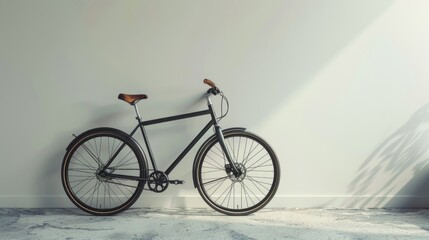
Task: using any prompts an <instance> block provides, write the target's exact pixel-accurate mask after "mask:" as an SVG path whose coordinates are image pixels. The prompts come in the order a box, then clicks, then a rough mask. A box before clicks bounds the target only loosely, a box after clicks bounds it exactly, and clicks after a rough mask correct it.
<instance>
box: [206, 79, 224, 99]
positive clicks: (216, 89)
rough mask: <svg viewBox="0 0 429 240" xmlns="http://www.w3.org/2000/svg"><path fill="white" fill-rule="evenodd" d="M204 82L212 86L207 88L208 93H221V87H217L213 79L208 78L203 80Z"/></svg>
mask: <svg viewBox="0 0 429 240" xmlns="http://www.w3.org/2000/svg"><path fill="white" fill-rule="evenodd" d="M203 83H205V84H207V85H209V86H210V89H209V90H207V93H211V94H213V95H217V94H219V93H220V90H219V88H217V87H216V84H215V83H214V82H213V81H212V80H210V79H207V78H206V79H204V80H203Z"/></svg>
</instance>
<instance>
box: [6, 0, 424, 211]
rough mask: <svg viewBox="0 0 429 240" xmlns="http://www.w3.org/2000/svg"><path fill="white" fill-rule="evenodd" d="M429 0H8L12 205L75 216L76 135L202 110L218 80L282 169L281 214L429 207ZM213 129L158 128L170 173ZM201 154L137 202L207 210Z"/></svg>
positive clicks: (159, 153)
mask: <svg viewBox="0 0 429 240" xmlns="http://www.w3.org/2000/svg"><path fill="white" fill-rule="evenodd" d="M428 12H429V2H428V1H424V0H420V1H418V0H407V1H405V0H398V1H388V0H385V1H383V0H378V1H372V0H367V1H351V0H350V1H342V0H335V1H334V0H330V1H328V0H327V1H314V0H295V1H274V0H273V1H226V0H225V1H174V0H171V1H54V0H52V1H44V0H43V1H12V0H10V1H0V81H1V88H0V98H1V99H0V100H1V101H0V109H1V119H2V120H1V124H0V133H1V135H0V163H1V167H0V176H1V181H0V207H62V206H71V204H70V202H69V201H68V199H67V198H66V197H65V194H64V191H63V189H62V186H61V180H60V166H61V162H62V157H63V155H64V153H65V147H66V146H67V144H68V142H69V141H71V139H72V137H71V134H72V133H80V132H82V131H84V130H86V129H89V128H92V127H98V126H112V127H117V128H120V129H123V130H125V131H130V130H131V129H132V128H133V126H134V124H135V120H134V115H133V110H132V109H131V108H130V107H129V106H128V105H127V104H125V103H123V102H121V101H119V100H117V99H116V97H117V94H118V93H119V92H129V93H146V94H148V95H149V99H147V100H144V101H142V102H141V103H140V104H139V105H140V107H141V110H142V112H144V118H145V119H150V118H156V117H163V116H166V115H173V114H180V113H184V112H190V111H194V110H200V109H203V108H204V101H203V99H201V95H202V93H203V92H204V91H205V89H206V88H205V86H204V85H203V84H202V82H201V81H202V79H204V78H211V79H212V80H214V81H215V82H217V84H218V85H219V86H220V87H221V88H222V89H223V90H224V92H225V93H226V94H227V96H228V97H229V99H230V102H231V113H230V115H229V116H228V117H227V118H226V119H225V120H224V121H223V122H222V125H223V126H224V127H225V128H226V127H232V126H245V127H248V129H249V130H251V131H253V132H255V133H257V134H259V135H261V136H263V137H264V138H265V139H266V140H267V141H269V142H270V144H271V145H272V146H273V147H274V149H275V150H276V152H277V155H278V157H279V159H280V161H281V167H282V180H281V185H280V187H279V190H278V192H277V195H276V198H275V199H274V200H273V201H272V203H271V204H270V205H269V206H271V207H385V206H402V207H421V206H425V207H428V206H429V205H428V203H429V201H428V200H429V190H428V189H427V187H426V186H427V185H428V183H429V175H428V174H429V172H428V165H427V162H428V160H429V154H428V151H427V149H428V145H429V135H428V134H429V131H428V122H429V91H428V89H429V88H428V87H429V67H428V66H429V48H428V44H427V43H428V42H429V24H428V22H429V15H428V14H427V13H428ZM205 122H206V119H193V120H191V121H190V122H182V121H181V122H177V123H173V124H166V125H161V126H156V127H152V128H150V129H149V134H150V136H151V140H152V142H151V143H152V145H153V147H154V151H155V156H156V157H157V159H158V161H159V162H160V163H159V164H160V166H161V168H165V167H166V166H168V163H169V162H170V161H171V159H173V158H174V157H175V156H176V155H178V153H179V151H180V149H181V148H183V147H184V146H185V145H186V142H188V141H190V140H191V138H192V136H193V135H195V134H196V133H197V131H198V130H197V129H198V128H201V127H202V126H203V125H204V124H205ZM171 130H173V131H174V133H175V134H174V136H169V135H168V132H169V131H171ZM193 154H195V150H194V151H193V152H191V154H190V155H188V156H187V158H185V160H184V161H183V162H182V163H181V164H180V165H179V166H178V167H177V171H176V172H173V174H172V175H171V178H177V179H184V180H185V181H186V182H187V183H186V184H185V185H183V186H178V187H175V186H171V187H170V188H169V189H168V190H167V191H166V192H164V193H163V194H161V195H155V194H150V193H144V194H143V195H142V198H141V201H140V202H139V203H137V204H136V205H135V206H137V207H139V206H166V207H184V206H185V207H194V206H205V205H204V203H203V202H202V201H201V200H200V199H199V195H198V193H197V191H196V190H195V189H194V188H193V186H192V180H191V179H192V172H191V166H192V161H193Z"/></svg>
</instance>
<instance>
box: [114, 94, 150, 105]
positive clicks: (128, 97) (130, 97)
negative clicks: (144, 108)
mask: <svg viewBox="0 0 429 240" xmlns="http://www.w3.org/2000/svg"><path fill="white" fill-rule="evenodd" d="M146 98H147V95H146V94H125V93H120V94H119V95H118V99H121V100H124V101H125V102H127V103H129V104H131V105H135V104H136V103H137V102H138V101H140V100H142V99H146Z"/></svg>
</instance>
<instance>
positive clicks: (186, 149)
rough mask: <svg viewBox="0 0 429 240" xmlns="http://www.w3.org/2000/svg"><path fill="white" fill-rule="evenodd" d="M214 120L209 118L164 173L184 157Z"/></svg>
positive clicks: (167, 172)
mask: <svg viewBox="0 0 429 240" xmlns="http://www.w3.org/2000/svg"><path fill="white" fill-rule="evenodd" d="M213 124H214V121H213V120H211V121H210V122H209V123H207V125H206V126H205V127H204V128H203V130H201V132H200V133H198V135H197V136H196V137H195V138H194V140H192V142H191V143H189V145H188V146H187V147H186V148H185V150H183V152H182V153H181V154H180V155H179V156H178V157H177V158H176V160H174V162H173V163H172V164H171V165H170V166H169V167H168V169H167V170H166V171H165V174H167V175H169V174H170V172H171V171H173V169H174V168H175V167H176V166H177V164H179V162H180V161H181V160H182V159H183V157H185V155H186V154H188V152H189V151H190V150H191V149H192V148H193V147H194V146H195V144H196V143H197V142H198V141H199V140H200V139H201V138H202V137H203V136H204V134H205V133H206V132H207V131H208V130H209V129H210V127H211V126H213Z"/></svg>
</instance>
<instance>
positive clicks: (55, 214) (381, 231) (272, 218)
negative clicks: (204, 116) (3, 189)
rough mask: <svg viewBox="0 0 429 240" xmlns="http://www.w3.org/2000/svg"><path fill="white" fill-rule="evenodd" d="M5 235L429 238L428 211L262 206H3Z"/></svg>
mask: <svg viewBox="0 0 429 240" xmlns="http://www.w3.org/2000/svg"><path fill="white" fill-rule="evenodd" d="M0 239H44V240H47V239H56V240H57V239H67V240H72V239H115V240H116V239H142V240H143V239H144V240H149V239H264V240H267V239H317V240H320V239H355V240H357V239H429V210H395V209H389V210H386V209H382V210H380V209H378V210H335V209H334V210H328V209H302V210H299V209H263V210H261V211H259V212H257V213H255V214H253V215H250V216H245V217H229V216H225V215H220V214H218V213H216V212H214V211H212V210H210V209H192V210H184V209H172V210H169V209H162V210H159V209H158V210H157V209H130V210H128V211H126V212H124V213H122V214H119V215H116V216H113V217H95V216H90V215H87V214H85V213H83V212H81V211H80V210H78V209H0Z"/></svg>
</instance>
